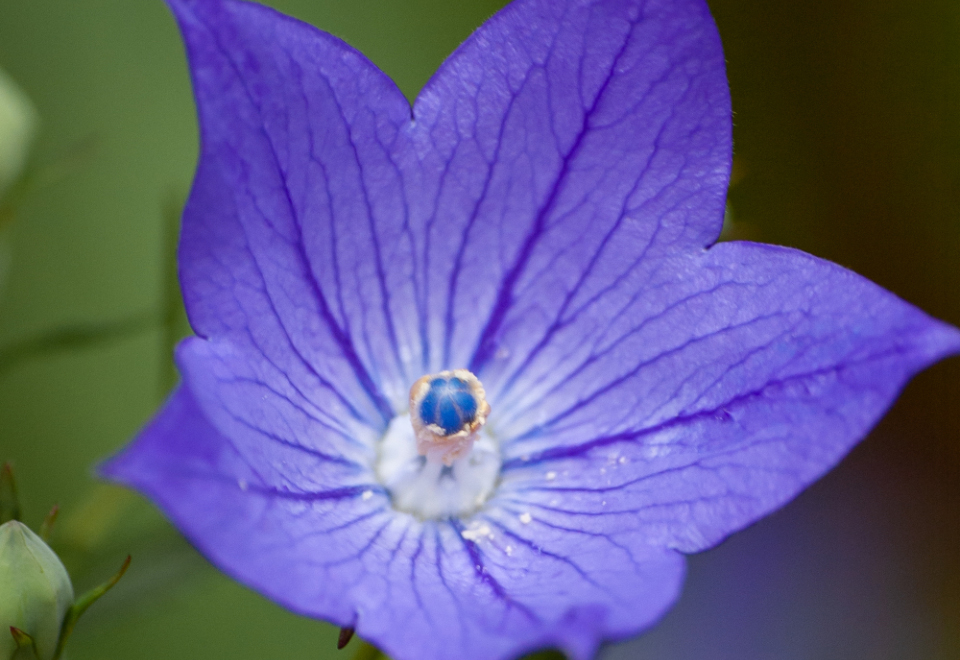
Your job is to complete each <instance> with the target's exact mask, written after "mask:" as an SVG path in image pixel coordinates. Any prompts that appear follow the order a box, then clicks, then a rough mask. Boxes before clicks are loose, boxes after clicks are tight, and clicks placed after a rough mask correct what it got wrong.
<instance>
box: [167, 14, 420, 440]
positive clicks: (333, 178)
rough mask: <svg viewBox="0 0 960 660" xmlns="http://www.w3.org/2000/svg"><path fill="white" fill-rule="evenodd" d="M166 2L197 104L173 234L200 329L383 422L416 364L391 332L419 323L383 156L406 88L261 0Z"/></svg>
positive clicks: (396, 136)
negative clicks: (196, 133)
mask: <svg viewBox="0 0 960 660" xmlns="http://www.w3.org/2000/svg"><path fill="white" fill-rule="evenodd" d="M169 4H170V6H171V7H172V9H173V11H174V13H175V14H176V17H177V19H178V21H179V24H180V27H181V30H182V32H183V36H184V40H185V41H186V44H187V50H188V55H189V59H190V67H191V73H192V76H193V82H194V89H195V94H196V97H197V106H198V111H199V118H200V135H201V153H200V163H199V166H198V170H197V174H196V179H195V181H194V186H193V190H192V192H191V195H190V199H189V201H188V203H187V206H186V209H185V212H184V218H183V234H182V239H181V244H180V264H181V279H182V284H183V290H184V298H185V301H186V305H187V311H188V314H189V317H190V320H191V323H192V324H193V327H194V329H195V330H196V332H197V334H199V335H200V336H202V337H206V338H220V339H227V340H229V341H231V342H233V343H234V344H235V345H236V346H237V347H238V349H239V350H244V351H249V352H250V354H251V359H255V360H259V359H261V357H260V356H261V355H262V356H265V357H266V359H267V360H269V361H270V362H272V363H273V364H274V365H275V366H276V367H277V368H278V369H280V370H281V371H283V372H284V373H285V374H286V375H287V376H289V377H290V378H291V379H292V380H294V381H295V382H296V383H297V385H298V386H299V387H301V388H302V389H304V390H305V391H308V392H310V393H311V394H312V396H313V398H314V399H315V400H316V401H317V402H322V401H324V400H333V399H337V398H339V399H345V400H348V401H350V402H351V403H352V404H353V405H355V406H356V407H357V409H358V410H360V412H361V413H362V414H363V415H364V416H365V417H366V418H367V419H368V420H369V421H370V423H371V424H372V425H374V426H377V427H382V426H383V425H384V424H385V422H386V421H388V420H389V418H390V416H392V414H393V408H394V406H395V405H397V404H398V402H400V403H401V405H402V402H403V400H404V397H405V396H406V389H407V388H408V387H409V383H410V382H412V380H413V379H415V378H416V377H418V376H419V375H421V374H419V373H417V374H416V375H414V376H413V377H412V378H411V376H410V375H409V374H408V373H407V372H406V370H407V367H408V362H409V360H410V359H411V358H410V356H404V355H401V346H407V345H416V344H417V343H418V341H419V340H418V339H417V338H409V337H408V338H404V337H402V336H401V335H400V334H398V333H402V332H403V331H404V330H405V329H410V328H412V329H413V330H414V331H416V328H417V325H416V323H415V322H413V321H410V322H408V318H412V316H411V315H414V314H415V311H416V305H415V304H414V303H413V298H412V295H413V289H412V284H411V281H410V277H409V270H410V267H409V266H408V264H410V263H412V258H411V257H410V254H409V240H408V239H407V237H406V232H407V231H408V229H407V228H406V227H405V226H404V224H403V222H402V214H403V209H404V197H403V191H402V185H401V180H400V175H399V172H398V170H397V168H396V166H395V165H394V164H393V163H392V162H391V158H392V157H393V154H392V151H391V150H392V148H393V147H392V146H391V145H392V144H393V143H395V142H397V141H398V140H401V141H402V138H401V136H400V132H401V130H403V128H404V127H406V126H408V125H409V123H410V107H409V105H408V103H407V101H406V100H405V99H404V97H403V96H402V95H401V93H400V92H399V90H398V89H397V88H396V86H395V85H394V84H393V83H392V81H390V80H389V79H388V78H387V77H386V76H384V75H383V73H381V72H380V71H379V70H378V69H377V68H376V67H374V66H373V65H372V64H371V63H370V62H369V61H368V60H367V59H366V58H364V57H363V56H362V55H361V54H360V53H358V52H357V51H355V50H353V49H352V48H350V47H349V46H347V45H346V44H344V43H342V42H341V41H339V40H337V39H335V38H334V37H331V36H330V35H328V34H325V33H323V32H320V31H318V30H316V29H314V28H311V27H309V26H307V25H305V24H303V23H300V22H298V21H295V20H293V19H290V18H287V17H285V16H282V15H280V14H277V13H276V12H274V11H272V10H270V9H267V8H265V7H261V6H258V5H254V4H248V3H238V2H220V1H217V0H170V3H169ZM387 263H392V264H394V265H395V266H394V267H393V268H392V269H390V270H389V271H387V270H385V264H387ZM418 365H419V362H418Z"/></svg>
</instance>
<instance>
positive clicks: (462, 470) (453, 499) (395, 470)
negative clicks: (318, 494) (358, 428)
mask: <svg viewBox="0 0 960 660" xmlns="http://www.w3.org/2000/svg"><path fill="white" fill-rule="evenodd" d="M376 472H377V479H378V480H379V481H380V483H381V484H383V485H384V487H386V488H387V490H389V491H390V495H391V497H392V498H393V506H394V508H396V509H399V510H400V511H406V512H407V513H411V514H413V515H415V516H417V517H418V518H421V519H442V518H449V517H455V516H464V515H468V514H470V513H473V512H474V511H476V510H477V509H479V508H480V507H481V506H483V504H484V502H486V501H487V499H488V498H489V497H490V495H491V494H493V491H494V489H495V488H496V487H497V478H498V476H499V474H500V448H499V447H498V446H497V442H496V440H494V439H493V437H492V436H490V434H489V433H487V432H486V430H483V429H481V430H480V431H479V432H478V433H477V440H476V442H474V444H473V448H472V449H471V450H470V453H468V454H467V455H466V456H463V457H462V458H459V459H457V460H455V461H454V462H453V463H452V464H451V465H449V466H446V465H444V464H443V463H441V462H437V461H430V460H427V458H426V457H425V456H421V455H420V454H419V453H417V439H416V436H415V434H414V430H413V426H412V424H411V423H410V415H409V414H403V415H399V416H397V417H394V418H393V421H391V422H390V426H389V427H388V428H387V432H386V433H385V434H384V436H383V440H381V442H380V448H379V452H378V456H377V466H376Z"/></svg>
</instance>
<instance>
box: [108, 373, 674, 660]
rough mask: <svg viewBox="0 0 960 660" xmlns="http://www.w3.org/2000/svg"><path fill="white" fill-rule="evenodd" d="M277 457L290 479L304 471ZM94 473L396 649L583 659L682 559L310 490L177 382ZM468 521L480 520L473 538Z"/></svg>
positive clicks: (469, 656) (648, 610) (364, 491)
mask: <svg viewBox="0 0 960 660" xmlns="http://www.w3.org/2000/svg"><path fill="white" fill-rule="evenodd" d="M287 460H288V463H289V464H290V465H294V466H296V467H295V469H294V471H293V472H292V473H291V474H294V475H295V474H297V473H298V472H303V471H305V470H306V469H307V468H306V467H305V466H304V465H303V464H302V462H303V460H304V459H303V457H301V459H300V461H301V464H300V465H297V464H296V460H297V458H296V456H294V455H291V456H288V457H287ZM320 469H322V468H319V467H317V466H316V465H314V472H316V471H318V470H320ZM332 469H337V466H332ZM101 473H102V474H103V475H104V476H106V477H108V478H111V479H113V480H115V481H118V482H120V483H124V484H126V485H128V486H131V487H133V488H136V489H137V490H139V491H141V492H143V493H144V494H145V495H147V496H148V497H150V498H151V499H152V500H153V501H154V502H156V503H157V504H158V505H159V506H160V507H161V508H162V509H163V510H164V512H165V513H166V515H168V516H169V517H170V519H171V520H172V521H173V522H174V523H175V524H176V525H177V527H178V528H179V529H180V530H181V531H183V533H184V534H185V535H186V536H187V538H189V539H190V540H191V542H193V543H194V544H195V545H196V546H197V548H198V549H199V550H200V551H201V552H203V553H204V554H205V555H206V556H207V557H208V558H210V560H211V561H212V562H214V563H215V564H216V565H217V566H218V567H219V568H221V569H222V570H223V571H225V572H226V573H228V574H229V575H232V576H234V577H236V578H237V579H239V580H241V581H242V582H244V583H245V584H247V585H249V586H251V587H253V588H254V589H257V590H258V591H260V592H261V593H263V594H265V595H267V596H268V597H270V598H272V599H273V600H275V601H277V602H279V603H281V604H283V605H285V606H286V607H288V608H290V609H292V610H294V611H297V612H300V613H303V614H306V615H309V616H315V617H322V618H324V619H327V620H330V621H333V622H335V623H338V624H341V625H352V626H355V627H356V628H357V630H358V632H359V634H361V635H362V636H364V637H365V638H366V639H370V640H372V641H374V642H376V643H377V644H378V645H379V646H381V647H382V648H384V649H385V650H386V651H387V652H388V654H389V655H390V657H393V658H396V659H397V660H443V659H445V658H450V657H457V658H464V659H465V660H490V659H503V660H506V659H507V658H512V657H516V656H517V655H518V654H520V653H522V652H523V651H526V650H533V649H535V648H539V647H543V646H557V647H560V648H563V649H564V650H565V651H567V653H568V654H569V655H570V657H572V658H575V659H577V660H587V659H588V658H590V657H591V656H592V655H593V653H594V651H595V650H596V647H597V645H598V644H599V642H600V641H602V640H603V639H605V638H610V637H624V636H626V635H629V634H631V633H634V632H636V631H638V630H640V629H641V628H643V627H646V626H649V625H650V624H651V623H652V622H653V621H654V620H656V619H657V618H658V617H659V616H660V615H661V614H662V613H663V612H664V611H665V610H666V608H667V607H669V605H670V604H672V602H673V601H674V600H675V598H676V596H677V594H678V593H679V588H680V584H681V582H682V579H683V569H684V566H683V559H682V558H681V556H680V555H679V554H678V553H676V552H674V551H671V550H668V549H664V548H657V547H654V546H652V545H650V544H649V543H648V542H647V540H646V539H644V538H643V537H642V536H641V535H640V534H638V533H637V531H636V529H634V530H632V531H631V530H625V531H624V532H623V533H616V534H607V533H604V534H594V533H590V532H583V531H579V530H576V529H566V528H564V527H563V526H562V525H557V524H555V523H551V522H547V521H544V520H541V519H539V517H538V518H537V519H534V520H532V521H531V522H530V523H526V522H524V521H523V520H522V519H521V518H519V517H518V516H516V515H512V513H511V511H509V510H507V509H498V510H496V511H492V512H490V513H488V514H485V515H483V516H478V517H477V519H476V521H471V522H469V523H459V522H457V521H448V522H431V521H427V522H421V521H418V520H416V519H414V518H413V517H412V516H409V515H406V514H401V513H397V512H395V511H393V510H392V509H391V508H390V506H389V501H388V497H387V495H386V494H385V493H384V492H383V490H382V489H381V488H380V487H379V486H377V485H370V486H364V485H362V484H360V485H340V486H336V485H329V486H326V487H324V486H322V485H319V482H320V481H321V480H320V479H317V478H316V476H315V475H314V478H312V479H311V480H309V481H310V482H312V483H313V484H317V485H316V487H315V489H313V490H310V489H306V490H305V489H303V488H300V487H298V488H297V489H291V488H290V484H288V483H285V482H284V481H283V479H282V475H281V476H280V478H278V475H277V474H276V473H275V472H274V471H273V469H272V467H271V463H270V458H269V457H267V460H264V461H261V460H256V459H254V460H250V459H248V458H245V457H244V456H243V455H242V450H241V449H238V446H237V441H236V440H234V439H233V438H228V437H227V436H225V435H224V434H223V433H222V432H221V431H220V430H219V429H218V428H217V427H216V425H215V424H214V423H212V422H211V421H210V420H209V419H208V418H207V416H206V415H205V414H204V413H203V411H202V408H201V405H200V404H199V403H198V402H197V399H196V396H195V395H194V393H193V391H192V390H191V389H190V387H189V385H183V386H181V387H180V388H179V389H178V390H177V391H176V392H175V393H174V395H173V396H172V397H171V399H170V401H168V403H167V405H166V407H165V408H164V410H163V411H162V413H161V414H160V415H159V416H158V417H157V418H156V419H155V420H154V421H153V423H152V424H151V425H150V426H149V427H147V429H145V430H144V431H143V433H141V435H140V437H139V438H138V439H137V440H136V442H135V443H134V444H133V445H132V446H131V447H129V448H127V449H126V450H124V451H123V452H122V453H121V454H120V455H118V456H117V457H115V458H113V459H112V460H111V461H109V462H108V463H107V464H105V465H104V466H103V467H102V468H101ZM303 481H304V482H306V481H307V480H303ZM477 522H479V523H480V524H485V525H489V527H490V531H489V533H484V534H482V535H481V537H480V538H473V539H471V538H469V537H470V534H469V533H466V530H467V529H468V527H467V525H471V526H472V525H474V524H476V523H477ZM634 527H635V528H636V526H634ZM640 531H641V532H642V531H643V530H640Z"/></svg>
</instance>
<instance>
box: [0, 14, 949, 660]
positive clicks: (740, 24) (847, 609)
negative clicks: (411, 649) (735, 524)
mask: <svg viewBox="0 0 960 660" xmlns="http://www.w3.org/2000/svg"><path fill="white" fill-rule="evenodd" d="M270 4H272V5H274V6H276V7H277V8H279V9H281V10H282V11H285V12H287V13H291V14H293V15H295V16H298V17H300V18H302V19H304V20H306V21H308V22H311V23H313V24H314V25H317V26H319V27H321V28H323V29H326V30H328V31H330V32H333V33H334V34H337V35H339V36H341V37H343V38H345V39H346V40H347V41H349V42H350V43H352V44H353V45H355V46H357V47H358V48H360V49H361V50H362V51H363V52H365V53H366V54H367V55H368V56H369V57H370V58H371V59H372V60H373V61H374V62H375V63H376V64H378V65H379V66H380V67H381V68H383V69H384V70H385V71H386V72H387V73H388V74H389V75H391V76H392V77H393V78H394V79H395V80H396V81H397V82H398V84H399V85H400V87H401V88H402V89H403V90H404V91H405V92H406V93H407V95H408V96H410V97H413V96H414V95H415V94H416V92H417V90H418V89H419V88H420V87H421V86H422V85H423V83H424V82H425V81H426V80H427V78H428V77H429V75H430V74H431V73H432V71H433V70H434V69H435V68H436V67H437V66H438V65H439V64H440V62H441V61H442V60H443V58H444V57H445V56H446V54H447V53H449V52H450V51H451V50H452V49H453V48H455V47H456V45H457V44H458V43H459V42H460V41H462V40H463V39H464V38H465V37H466V36H467V35H468V34H469V33H470V31H471V30H472V29H474V28H475V27H476V26H477V25H479V24H480V23H481V22H482V21H483V20H484V19H485V18H486V17H487V16H489V15H490V14H491V13H493V12H494V11H496V10H497V9H498V8H499V7H500V6H501V5H502V4H503V3H502V2H499V1H497V0H458V1H457V2H450V1H449V0H360V1H356V2H347V1H346V0H277V1H276V2H272V3H270ZM711 6H712V8H713V10H714V13H715V16H716V18H717V22H718V23H719V26H720V32H721V35H722V37H723V40H724V44H725V48H726V53H727V60H728V70H729V77H730V82H731V87H732V93H733V104H734V110H735V113H736V114H735V143H736V164H735V183H734V185H733V187H732V189H731V193H730V210H731V212H730V215H729V219H730V222H729V226H728V236H729V237H732V238H749V239H752V240H760V241H766V242H773V243H780V244H785V245H792V246H796V247H799V248H801V249H804V250H807V251H809V252H812V253H814V254H817V255H819V256H822V257H825V258H828V259H831V260H834V261H837V262H839V263H841V264H843V265H845V266H848V267H850V268H853V269H854V270H857V271H858V272H860V273H862V274H864V275H866V276H867V277H869V278H871V279H873V280H874V281H876V282H878V283H879V284H881V285H883V286H885V287H887V288H889V289H891V290H893V291H894V292H896V293H897V294H899V295H900V296H902V297H903V298H905V299H907V300H909V301H911V302H913V303H915V304H917V305H919V306H920V307H922V308H923V309H925V310H927V311H928V312H929V313H931V314H933V315H934V316H937V317H939V318H942V319H945V320H947V321H950V322H952V323H954V324H957V325H960V3H958V2H957V1H956V0H917V1H915V2H912V3H906V2H903V1H902V0H871V1H867V0H856V1H854V0H808V1H807V2H770V0H714V1H713V2H711ZM0 68H2V69H4V70H6V71H7V72H8V73H9V74H10V76H11V77H12V78H13V79H15V80H16V81H17V82H18V83H19V85H20V86H21V87H22V88H23V90H25V92H26V93H27V95H28V96H29V97H30V98H31V99H32V101H33V103H34V104H35V106H36V108H37V111H38V113H39V118H40V124H39V133H38V139H37V140H36V142H35V149H34V150H33V152H32V155H31V160H30V172H32V173H33V175H34V176H35V179H36V180H39V181H41V182H42V184H43V185H37V186H35V187H34V188H33V189H32V190H30V191H27V193H26V194H25V195H23V197H22V198H21V199H20V200H19V201H18V203H17V206H16V216H15V218H14V221H13V222H12V223H11V224H10V226H9V227H6V228H5V229H0V250H3V251H4V254H8V255H9V256H11V259H10V263H9V267H8V268H7V269H6V270H5V271H0V272H2V273H5V274H4V275H3V277H4V279H3V280H2V281H0V460H3V459H8V460H13V461H14V462H15V466H16V469H17V474H18V477H19V485H20V491H21V498H22V500H23V502H24V505H25V508H26V521H27V522H28V523H30V524H32V525H36V524H37V523H39V521H40V519H41V518H42V517H43V515H44V514H45V513H46V511H47V510H48V509H49V508H50V507H51V506H52V505H53V504H54V503H57V502H59V503H60V504H61V506H62V514H61V521H60V523H59V526H58V528H57V530H56V533H55V535H54V539H53V541H54V546H55V548H56V549H57V550H58V551H60V552H61V553H62V554H63V556H64V559H65V561H66V562H67V564H68V567H69V568H70V569H71V572H72V573H73V575H74V578H75V583H76V586H77V587H78V589H80V590H83V589H85V588H87V587H90V586H92V585H93V584H95V583H97V582H99V581H101V580H103V579H105V578H106V577H108V576H109V575H110V574H112V573H113V571H114V570H115V569H116V568H117V567H118V566H119V564H120V562H121V561H122V559H123V557H124V556H125V555H126V554H127V553H128V552H130V553H132V554H133V555H134V563H133V566H132V568H131V570H130V572H129V573H128V574H127V577H125V578H124V580H123V581H122V582H121V583H120V585H119V586H118V587H117V589H116V590H115V591H114V592H111V594H109V595H108V597H106V598H105V599H104V600H103V601H101V602H100V603H97V604H96V605H95V606H94V608H92V609H91V611H90V613H89V614H88V615H87V617H86V618H85V619H84V620H83V621H81V623H80V625H79V626H78V629H77V632H76V633H75V635H74V638H73V640H72V642H71V644H70V648H69V652H70V657H71V658H72V660H88V659H93V658H98V659H109V658H118V659H119V658H145V659H146V658H170V657H179V658H204V659H207V660H211V659H213V658H234V659H238V660H239V659H243V658H266V657H282V658H305V659H306V658H311V659H321V658H325V657H350V655H351V651H350V650H349V649H348V650H346V651H343V652H340V654H339V655H338V653H337V651H336V650H335V638H336V630H335V629H334V628H332V627H331V626H328V625H327V624H323V623H318V622H314V621H309V620H306V619H302V618H299V617H296V616H294V615H292V614H288V613H286V612H284V611H282V610H281V609H280V608H278V607H276V606H274V605H272V604H271V603H269V602H267V601H265V600H264V599H262V598H260V597H259V596H257V595H255V594H253V593H251V592H249V591H247V590H246V589H244V588H243V587H240V586H238V585H236V584H234V583H232V582H230V581H229V580H228V579H226V578H225V577H223V576H221V575H219V574H218V573H217V572H216V571H215V570H213V569H212V568H210V567H209V566H208V565H207V564H206V563H205V562H204V561H203V559H201V558H200V557H198V556H197V555H196V553H194V552H193V550H192V549H191V548H190V547H189V546H188V545H187V544H185V543H184V542H183V541H182V540H181V539H180V538H179V536H178V535H177V534H176V532H174V531H173V530H172V529H171V528H169V526H168V525H166V523H165V522H164V521H163V520H162V518H161V517H160V516H159V514H157V513H156V512H155V511H154V510H153V509H152V507H151V506H150V505H149V504H147V503H145V502H144V501H142V500H140V499H139V498H137V497H136V496H134V495H131V494H128V493H125V492H123V491H120V490H118V489H113V488H110V487H106V486H103V485H98V484H97V483H96V481H95V480H94V479H93V477H92V471H91V466H92V465H93V464H95V462H96V461H97V460H99V459H101V458H103V457H104V456H106V455H108V454H110V453H111V452H113V451H114V450H116V449H117V448H118V447H120V446H121V445H122V444H123V443H124V442H125V441H126V440H127V439H128V438H130V437H131V435H132V434H134V433H135V432H136V430H137V429H138V428H139V427H140V425H141V424H143V423H144V421H145V420H146V419H147V418H148V417H149V416H150V414H151V413H152V412H153V410H154V409H155V408H156V407H157V405H158V404H159V403H160V401H161V400H162V398H163V395H164V393H165V390H166V388H167V387H168V386H169V383H170V381H171V371H170V369H171V367H170V359H169V353H170V343H171V340H172V338H173V337H174V336H177V335H179V334H181V333H183V332H185V331H186V330H185V327H184V326H183V323H182V319H179V318H178V317H176V316H175V315H174V316H170V314H169V312H171V311H173V312H175V311H176V308H171V307H170V306H169V305H168V302H167V299H168V297H169V293H170V289H169V287H168V284H169V261H168V257H167V255H168V254H169V240H168V238H169V231H168V229H169V227H170V225H171V222H170V218H171V216H173V217H175V215H176V214H175V209H176V207H177V204H179V203H180V202H181V201H182V199H183V198H184V196H185V195H186V192H187V190H188V188H189V184H190V180H191V176H192V171H193V166H194V160H195V157H196V140H197V136H196V126H195V120H194V110H193V103H192V100H191V96H190V89H189V81H188V77H187V71H186V64H185V61H184V56H183V52H182V47H181V45H180V41H179V37H178V35H177V33H176V29H175V27H174V24H173V21H172V19H171V17H170V16H169V14H168V12H167V10H166V8H165V7H164V6H163V4H162V2H160V0H135V1H134V0H69V1H67V2H65V1H64V0H0ZM171 209H174V212H173V213H171ZM0 256H2V255H0ZM164 320H167V321H172V323H166V324H164V323H163V321H164ZM91 329H92V330H93V334H90V332H89V331H90V330H91ZM51 333H53V334H52V335H51ZM98 333H100V334H98ZM101 335H102V336H101ZM51 336H52V338H53V339H54V340H55V341H54V342H53V344H50V342H47V344H50V345H47V344H44V343H43V342H42V341H40V342H39V343H37V341H38V338H39V339H43V338H44V337H51ZM97 338H99V339H100V340H99V341H92V340H93V339H97ZM690 565H691V569H690V576H689V579H688V582H687V586H686V589H685V592H684V595H683V597H682V599H681V601H680V603H679V605H678V607H677V608H676V609H674V610H673V611H672V612H671V613H670V614H669V615H668V616H667V617H666V619H665V620H664V621H663V623H662V624H661V625H660V626H659V627H658V628H656V629H655V630H654V631H652V632H651V633H649V634H647V635H645V636H643V637H641V638H638V639H636V640H631V641H628V642H624V643H621V644H618V645H611V646H609V647H607V648H606V649H605V650H604V654H605V657H606V658H608V659H613V658H622V659H627V658H649V659H653V660H667V659H670V660H673V659H676V660H682V659H694V660H714V659H716V660H720V659H731V660H733V659H738V660H754V659H769V660H792V659H797V660H801V659H816V660H819V659H824V660H833V659H837V660H841V659H842V660H859V659H864V660H867V659H869V660H887V659H901V658H902V659H904V660H914V659H924V658H930V659H933V660H941V659H942V660H953V659H955V658H958V657H960V360H957V359H954V360H951V361H948V362H945V363H943V364H940V365H938V366H936V367H934V368H933V369H931V370H929V371H927V372H925V373H923V374H921V375H920V376H919V377H918V378H916V379H915V381H914V382H913V383H912V384H911V385H910V386H909V387H908V388H907V390H906V391H905V393H904V395H903V396H902V398H901V399H900V400H899V401H898V403H897V404H896V405H895V406H894V408H893V409H892V410H891V411H890V413H889V414H888V415H887V417H886V418H885V419H884V420H883V421H882V422H881V423H880V425H879V426H878V427H877V428H876V430H875V431H874V432H873V433H872V434H871V436H870V437H869V438H868V439H867V440H866V441H865V442H864V443H863V444H862V445H860V446H859V447H858V448H857V449H855V450H854V452H853V453H852V454H851V455H850V457H849V458H848V459H846V460H845V461H844V462H843V464H842V465H841V466H840V467H839V468H838V469H837V470H835V471H833V472H832V473H831V474H829V475H828V476H827V477H826V478H824V479H823V480H822V481H820V482H819V483H817V484H816V485H815V486H813V487H812V488H811V489H810V490H809V491H807V492H806V493H805V494H803V495H802V496H801V497H800V498H798V499H797V500H796V501H795V502H793V503H792V504H790V505H788V506H787V507H785V508H784V509H783V510H782V511H780V512H778V513H777V514H775V515H774V516H771V517H770V518H768V519H767V520H764V521H762V522H761V523H759V524H757V525H755V526H754V527H752V528H751V529H749V530H747V531H745V532H743V533H741V534H739V535H737V536H735V537H734V538H732V539H731V540H729V541H728V542H726V543H725V544H723V545H722V546H721V547H719V548H717V549H715V550H713V551H710V552H707V553H704V554H702V555H698V556H695V557H693V558H692V559H691V562H690ZM351 648H352V647H351Z"/></svg>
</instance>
